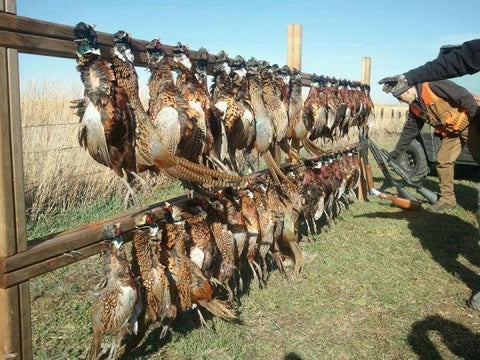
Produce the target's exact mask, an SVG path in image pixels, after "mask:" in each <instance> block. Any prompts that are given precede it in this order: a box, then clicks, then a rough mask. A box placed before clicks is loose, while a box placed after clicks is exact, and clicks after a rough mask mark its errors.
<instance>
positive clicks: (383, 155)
mask: <svg viewBox="0 0 480 360" xmlns="http://www.w3.org/2000/svg"><path fill="white" fill-rule="evenodd" d="M369 147H370V149H371V150H372V154H374V156H375V160H377V156H378V157H379V158H380V159H381V161H382V163H383V164H384V165H385V162H386V163H388V165H390V167H391V168H392V170H393V171H394V172H395V173H396V174H397V175H398V176H400V177H401V178H402V180H403V181H405V183H406V184H407V185H408V186H411V187H413V188H415V190H417V192H418V193H419V194H421V195H422V196H423V197H424V198H425V199H427V201H428V202H429V203H430V204H432V205H433V204H435V203H436V202H437V194H435V193H434V192H433V191H431V190H430V189H427V188H426V187H425V186H423V184H422V182H421V181H413V180H412V178H411V177H410V175H408V174H407V173H406V171H405V170H404V169H403V168H402V167H401V166H400V165H398V164H397V163H396V162H395V161H392V160H388V152H387V151H386V150H385V149H380V148H379V147H378V146H377V145H376V144H375V143H374V142H373V141H371V140H370V141H369ZM375 154H376V155H377V156H376V155H375ZM377 162H378V160H377ZM379 166H380V164H379ZM384 174H385V173H384ZM390 177H391V176H390ZM392 184H393V183H392ZM393 185H394V184H393ZM399 194H400V192H399Z"/></svg>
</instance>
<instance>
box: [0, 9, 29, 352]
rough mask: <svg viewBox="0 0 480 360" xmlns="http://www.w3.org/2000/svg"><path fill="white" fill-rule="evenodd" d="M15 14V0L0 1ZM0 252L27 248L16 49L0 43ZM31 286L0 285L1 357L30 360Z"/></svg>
mask: <svg viewBox="0 0 480 360" xmlns="http://www.w3.org/2000/svg"><path fill="white" fill-rule="evenodd" d="M0 11H5V12H9V13H12V14H15V13H16V0H0ZM0 93H1V94H3V96H1V97H0V162H1V163H0V257H7V256H10V255H13V254H15V253H18V252H22V251H25V250H26V249H27V235H26V218H25V197H24V187H23V156H22V131H21V116H20V86H19V71H18V52H17V50H14V49H7V48H3V47H0ZM31 331H32V330H31V317H30V288H29V284H28V282H27V283H24V284H21V285H19V286H14V287H12V288H9V289H5V290H2V289H0V358H1V359H31V358H32V335H31Z"/></svg>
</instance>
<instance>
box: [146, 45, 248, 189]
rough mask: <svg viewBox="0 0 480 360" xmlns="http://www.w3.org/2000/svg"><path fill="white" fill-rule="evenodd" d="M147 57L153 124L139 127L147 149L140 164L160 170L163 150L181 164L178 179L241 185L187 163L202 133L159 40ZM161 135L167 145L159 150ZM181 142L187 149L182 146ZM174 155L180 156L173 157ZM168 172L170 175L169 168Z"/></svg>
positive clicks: (230, 177)
mask: <svg viewBox="0 0 480 360" xmlns="http://www.w3.org/2000/svg"><path fill="white" fill-rule="evenodd" d="M147 54H148V58H149V65H148V67H149V69H150V71H151V72H152V75H151V77H150V80H149V88H150V104H149V112H148V113H149V116H150V118H151V119H152V122H150V121H145V122H142V123H141V124H140V123H139V124H138V125H139V126H138V128H137V143H138V142H140V143H141V145H142V149H143V150H144V152H143V153H142V161H141V163H142V164H144V166H145V167H146V168H153V169H161V168H162V165H163V161H162V160H163V159H162V158H158V156H157V151H158V150H161V151H162V154H161V155H162V156H163V155H164V153H163V151H164V150H167V151H166V152H167V154H165V156H166V157H167V158H169V159H173V160H174V164H178V167H177V168H174V170H175V171H173V172H174V174H173V176H175V175H176V174H177V175H181V176H177V177H180V178H181V179H184V180H187V181H192V182H197V183H201V184H204V185H211V186H219V187H223V186H225V185H227V184H228V183H237V184H238V183H239V182H241V181H242V179H241V178H240V177H239V176H235V175H231V174H227V173H223V172H220V171H215V170H212V169H208V168H206V167H204V166H201V165H199V164H194V163H192V162H190V161H188V160H187V159H191V160H195V159H196V158H198V156H199V155H200V153H201V146H200V145H198V144H199V142H198V141H197V140H195V138H196V137H197V135H195V134H200V133H199V129H198V126H197V125H196V124H195V122H193V121H192V120H191V118H190V117H189V115H188V114H187V112H188V111H189V110H188V105H187V103H186V101H185V99H184V98H183V97H182V95H181V94H180V92H179V91H178V89H177V88H176V86H175V84H174V83H173V77H172V74H171V72H170V66H169V64H168V59H167V57H166V56H165V53H164V50H163V48H162V44H161V43H160V41H159V40H158V39H154V40H152V41H151V42H150V43H149V44H148V45H147ZM162 136H166V139H165V142H162V144H165V146H163V147H161V148H160V149H158V148H157V146H156V144H157V142H161V141H164V140H163V138H162ZM182 138H183V140H182ZM188 139H190V140H191V143H190V144H188ZM182 141H183V142H182ZM180 142H182V144H184V145H185V146H180ZM186 143H187V144H188V146H187V145H186ZM149 144H150V145H149ZM137 152H138V151H137ZM172 154H177V155H179V156H180V157H175V156H172ZM137 162H138V160H137ZM163 167H165V166H163ZM167 170H168V171H167V173H168V172H169V171H170V169H169V168H168V169H167Z"/></svg>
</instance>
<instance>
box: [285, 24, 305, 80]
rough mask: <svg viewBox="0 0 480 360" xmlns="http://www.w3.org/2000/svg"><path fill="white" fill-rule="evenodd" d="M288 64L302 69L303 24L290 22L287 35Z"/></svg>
mask: <svg viewBox="0 0 480 360" xmlns="http://www.w3.org/2000/svg"><path fill="white" fill-rule="evenodd" d="M287 65H288V66H289V67H290V68H291V69H293V68H295V69H297V70H299V71H300V70H302V25H300V24H289V25H288V35H287Z"/></svg>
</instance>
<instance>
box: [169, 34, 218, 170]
mask: <svg viewBox="0 0 480 360" xmlns="http://www.w3.org/2000/svg"><path fill="white" fill-rule="evenodd" d="M173 53H174V57H173V65H172V69H173V70H174V71H176V72H177V79H176V86H177V88H178V89H179V90H180V93H181V94H182V95H183V96H184V98H185V100H186V101H187V103H188V107H189V109H190V110H191V112H192V113H193V114H194V115H193V117H194V118H195V121H196V124H197V125H198V127H199V129H200V133H199V134H200V136H201V138H200V140H202V144H201V145H202V151H201V154H203V155H205V156H206V159H207V160H208V161H210V162H212V164H213V165H214V166H215V167H218V168H221V169H224V170H226V168H225V165H223V163H222V162H221V161H222V160H223V159H224V158H225V156H226V149H227V144H226V142H227V139H226V136H225V131H223V132H222V126H221V125H222V124H221V122H220V119H218V117H217V114H216V112H215V111H212V108H211V99H210V94H209V93H208V89H207V88H205V86H204V84H202V83H200V81H199V80H198V78H197V76H196V73H195V69H194V68H193V66H192V62H191V60H190V57H189V56H190V52H189V50H188V48H187V47H186V46H185V45H182V44H181V43H178V45H177V46H176V47H174V49H173ZM214 139H215V141H216V142H217V143H219V144H220V145H219V146H218V145H217V146H216V147H214ZM222 143H224V145H222ZM214 150H215V151H214ZM222 150H223V153H222Z"/></svg>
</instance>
